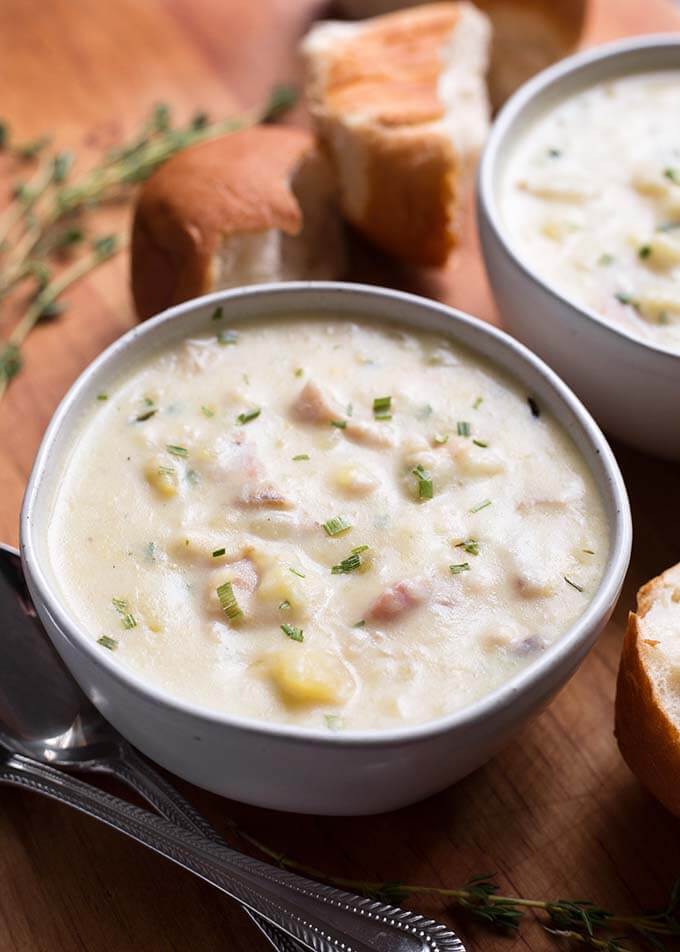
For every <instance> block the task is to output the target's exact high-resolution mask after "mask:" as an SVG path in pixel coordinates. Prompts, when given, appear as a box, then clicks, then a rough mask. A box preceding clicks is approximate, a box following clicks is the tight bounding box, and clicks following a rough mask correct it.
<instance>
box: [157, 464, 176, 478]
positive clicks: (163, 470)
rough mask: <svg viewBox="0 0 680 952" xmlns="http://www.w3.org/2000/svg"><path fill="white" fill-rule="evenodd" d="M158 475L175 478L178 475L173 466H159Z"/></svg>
mask: <svg viewBox="0 0 680 952" xmlns="http://www.w3.org/2000/svg"><path fill="white" fill-rule="evenodd" d="M158 475H159V476H171V477H174V476H175V475H176V473H175V470H174V469H173V468H172V466H159V467H158Z"/></svg>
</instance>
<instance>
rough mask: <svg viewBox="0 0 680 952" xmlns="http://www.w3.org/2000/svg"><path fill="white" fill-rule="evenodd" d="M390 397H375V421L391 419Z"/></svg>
mask: <svg viewBox="0 0 680 952" xmlns="http://www.w3.org/2000/svg"><path fill="white" fill-rule="evenodd" d="M391 409H392V397H376V398H375V400H374V401H373V416H374V417H375V419H376V420H391V419H392V413H391Z"/></svg>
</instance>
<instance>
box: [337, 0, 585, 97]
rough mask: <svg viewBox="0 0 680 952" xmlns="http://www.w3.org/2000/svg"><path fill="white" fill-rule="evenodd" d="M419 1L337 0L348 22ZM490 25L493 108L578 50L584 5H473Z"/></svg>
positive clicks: (484, 0) (576, 1)
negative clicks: (485, 16)
mask: <svg viewBox="0 0 680 952" xmlns="http://www.w3.org/2000/svg"><path fill="white" fill-rule="evenodd" d="M418 2H419V0H336V8H337V9H338V10H339V11H340V12H341V13H343V14H345V15H346V16H350V17H372V16H376V15H377V14H380V13H388V12H389V11H390V10H397V9H400V8H403V7H410V6H415V5H417V4H418ZM475 5H476V6H478V7H480V9H482V10H484V12H485V13H487V14H488V15H489V17H490V19H491V24H492V26H493V43H492V45H491V67H490V70H489V91H490V94H491V102H492V103H493V105H494V107H495V108H498V107H499V106H501V105H502V104H503V103H504V102H505V100H506V99H507V98H508V96H510V95H511V94H512V93H513V92H514V91H515V90H516V89H517V87H518V86H520V85H521V84H522V83H523V82H525V81H526V80H527V79H529V77H530V76H533V75H534V73H538V72H539V71H540V70H542V69H544V68H545V67H546V66H548V65H549V64H550V63H553V62H555V60H558V59H561V58H562V57H563V56H567V54H568V53H570V52H571V51H572V50H573V49H574V48H575V46H576V45H577V43H578V41H579V39H580V37H581V33H582V31H583V26H584V23H585V16H586V6H587V0H550V2H547V0H475Z"/></svg>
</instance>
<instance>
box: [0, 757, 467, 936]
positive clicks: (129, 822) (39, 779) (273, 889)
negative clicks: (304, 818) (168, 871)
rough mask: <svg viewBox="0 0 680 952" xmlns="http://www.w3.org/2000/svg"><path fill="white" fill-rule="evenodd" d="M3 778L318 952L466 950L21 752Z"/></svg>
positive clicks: (432, 929) (424, 925) (430, 926)
mask: <svg viewBox="0 0 680 952" xmlns="http://www.w3.org/2000/svg"><path fill="white" fill-rule="evenodd" d="M0 782H5V783H9V784H12V785H14V786H17V787H22V788H25V789H29V790H34V791H37V792H39V793H43V794H44V795H46V796H48V797H52V798H53V799H55V800H59V801H60V802H62V803H67V804H69V805H70V806H72V807H75V808H76V809H77V810H80V811H82V812H83V813H86V814H88V815H89V816H92V817H95V818H97V819H99V820H102V822H104V823H106V824H107V825H109V826H111V827H113V828H114V829H117V830H119V831H120V832H121V833H125V834H126V835H127V836H130V837H131V838H132V839H135V840H137V841H138V842H140V843H143V844H144V845H146V846H148V847H149V848H150V849H152V850H154V851H155V852H157V853H160V854H161V855H162V856H165V857H167V858H168V859H170V860H172V861H173V862H174V863H177V864H178V865H179V866H182V867H184V868H185V869H187V870H189V871H190V872H193V873H194V874H195V875H197V876H199V877H200V878H201V879H204V880H206V881H207V882H209V883H212V885H214V886H216V887H217V888H218V889H220V890H222V891H223V892H225V893H227V895H229V896H231V897H232V898H233V899H236V900H238V901H239V902H241V903H242V904H243V905H245V906H248V907H249V908H250V909H253V910H254V911H256V912H259V913H260V914H261V915H262V916H264V918H265V919H267V920H268V921H270V922H272V923H274V924H275V925H277V926H278V927H279V928H281V929H282V930H283V931H284V932H287V933H288V934H289V935H291V936H293V937H294V938H296V939H297V940H299V941H300V942H302V943H303V945H306V946H308V947H309V948H310V949H313V950H314V952H339V950H343V952H465V950H464V947H463V946H462V944H461V943H460V940H459V939H458V938H457V936H456V935H455V934H454V933H453V932H451V931H450V930H448V929H447V928H445V927H444V926H442V925H439V924H438V923H436V922H433V921H432V920H429V919H424V918H423V917H422V916H419V915H415V914H414V913H410V912H406V911H404V910H403V909H398V908H396V907H394V906H388V905H385V904H383V903H380V902H375V901H372V900H370V899H365V898H361V897H359V896H355V895H353V894H352V893H347V892H343V891H341V890H338V889H333V888H331V887H330V886H322V885H320V884H319V883H315V882H313V881H312V880H310V879H306V878H304V877H302V876H297V875H295V874H294V873H290V872H288V871H286V870H282V869H277V868H276V867H274V866H269V865H267V864H266V863H262V862H260V861H259V860H256V859H253V858H251V857H249V856H246V855H244V854H242V853H238V852H237V851H236V850H232V849H230V848H229V847H227V846H223V845H221V844H218V843H215V842H212V841H209V840H207V839H205V837H203V836H201V835H200V834H198V833H194V832H192V831H189V830H186V829H180V828H179V827H177V826H175V825H174V824H172V823H169V822H168V821H167V820H165V819H163V818H162V817H159V816H156V815H154V814H152V813H149V812H148V811H147V810H143V809H141V808H140V807H136V806H133V805H132V804H129V803H126V802H125V801H124V800H120V799H119V798H118V797H114V796H112V795H111V794H108V793H105V792H103V791H102V790H99V789H98V788H97V787H93V786H91V785H90V784H87V783H84V782H83V781H81V780H77V779H76V778H75V777H72V776H70V775H69V774H65V773H61V771H59V770H56V769H55V768H53V767H48V766H44V765H43V764H39V763H37V762H36V761H32V760H30V759H29V758H27V757H23V756H22V755H19V754H13V755H10V756H9V757H8V758H7V759H6V760H5V761H4V763H2V764H1V765H0Z"/></svg>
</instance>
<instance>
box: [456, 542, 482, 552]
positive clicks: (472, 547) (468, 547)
mask: <svg viewBox="0 0 680 952" xmlns="http://www.w3.org/2000/svg"><path fill="white" fill-rule="evenodd" d="M456 548H457V549H465V551H466V552H469V553H470V555H479V542H477V540H476V539H465V540H464V541H463V542H457V543H456Z"/></svg>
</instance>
